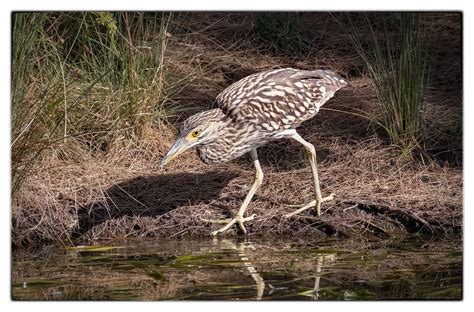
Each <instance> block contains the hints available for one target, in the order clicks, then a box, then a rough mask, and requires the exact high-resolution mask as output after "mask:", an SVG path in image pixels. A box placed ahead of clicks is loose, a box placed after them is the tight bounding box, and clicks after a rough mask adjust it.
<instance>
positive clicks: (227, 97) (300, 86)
mask: <svg viewBox="0 0 474 312" xmlns="http://www.w3.org/2000/svg"><path fill="white" fill-rule="evenodd" d="M345 85H346V82H345V81H344V80H343V79H342V78H341V77H339V76H338V75H337V74H335V73H334V72H332V71H329V70H315V71H307V70H297V69H292V68H286V69H276V70H269V71H265V72H261V73H257V74H253V75H250V76H247V77H245V78H243V79H241V80H239V81H237V82H236V83H234V84H232V85H231V86H229V87H227V88H226V89H225V90H224V91H222V92H221V93H220V94H219V95H218V96H217V97H216V106H217V107H219V108H221V109H222V111H223V112H224V113H225V114H226V115H227V116H228V117H230V118H232V119H234V120H235V121H237V122H244V123H253V124H255V125H257V126H258V127H260V128H262V129H264V130H270V131H276V130H280V129H281V130H283V129H288V128H292V127H296V126H297V125H299V124H300V123H301V122H303V121H304V120H306V119H309V118H311V117H312V116H314V115H315V114H316V113H317V112H318V111H319V108H320V107H321V106H322V105H323V104H324V103H325V102H326V101H327V100H329V99H330V98H331V97H332V96H333V95H334V93H335V92H336V91H337V90H339V89H340V88H342V87H343V86H345Z"/></svg>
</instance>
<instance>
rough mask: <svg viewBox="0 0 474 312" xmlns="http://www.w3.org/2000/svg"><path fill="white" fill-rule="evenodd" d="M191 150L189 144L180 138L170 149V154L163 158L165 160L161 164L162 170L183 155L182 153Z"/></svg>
mask: <svg viewBox="0 0 474 312" xmlns="http://www.w3.org/2000/svg"><path fill="white" fill-rule="evenodd" d="M188 148H189V142H187V141H186V140H185V139H183V138H179V139H178V140H177V141H176V142H175V143H174V144H173V146H172V147H171V148H170V150H169V151H168V153H166V156H165V157H164V158H163V160H162V161H161V164H160V168H161V169H163V167H164V166H165V165H166V164H167V163H169V162H170V161H172V160H173V159H174V158H176V157H177V156H178V155H179V154H181V153H182V152H184V151H185V150H187V149H188Z"/></svg>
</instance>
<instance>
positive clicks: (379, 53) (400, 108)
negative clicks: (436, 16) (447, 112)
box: [339, 12, 429, 158]
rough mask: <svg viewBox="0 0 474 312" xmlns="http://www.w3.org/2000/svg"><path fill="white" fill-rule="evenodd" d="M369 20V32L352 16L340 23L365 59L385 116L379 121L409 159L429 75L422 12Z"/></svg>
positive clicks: (381, 15)
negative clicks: (353, 19) (361, 29)
mask: <svg viewBox="0 0 474 312" xmlns="http://www.w3.org/2000/svg"><path fill="white" fill-rule="evenodd" d="M339 22H340V21H339ZM365 22H366V23H365V26H366V27H364V29H368V30H369V33H361V32H360V31H358V30H357V29H356V27H355V26H354V24H353V23H352V20H351V19H350V18H349V23H348V24H342V23H341V25H342V26H343V28H344V30H345V31H346V33H347V35H348V36H349V38H350V39H351V41H352V43H353V45H354V47H355V49H356V50H357V52H358V54H359V55H360V56H361V57H362V59H363V60H364V62H365V64H366V66H367V69H368V73H369V76H370V79H371V81H372V83H373V86H374V88H375V91H376V93H377V97H378V101H379V103H380V109H381V115H380V117H379V118H375V121H376V123H377V124H378V125H380V126H381V127H382V128H383V129H384V130H385V132H386V133H387V134H388V136H389V138H390V141H391V143H392V144H394V145H395V146H397V147H399V148H400V150H401V151H402V154H403V155H404V156H405V157H408V158H410V157H411V156H412V152H413V151H414V150H415V149H419V148H421V141H422V135H423V112H424V106H425V102H424V96H425V92H426V88H427V85H428V78H429V66H428V53H427V51H426V44H425V31H426V30H425V29H424V27H423V21H422V16H421V14H420V13H412V12H407V13H370V14H365ZM347 26H350V27H347Z"/></svg>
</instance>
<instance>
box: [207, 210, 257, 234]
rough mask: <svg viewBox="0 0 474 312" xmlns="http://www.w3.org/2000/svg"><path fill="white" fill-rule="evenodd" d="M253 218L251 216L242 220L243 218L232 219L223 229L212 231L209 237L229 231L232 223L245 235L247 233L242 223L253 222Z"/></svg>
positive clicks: (253, 216)
mask: <svg viewBox="0 0 474 312" xmlns="http://www.w3.org/2000/svg"><path fill="white" fill-rule="evenodd" d="M254 218H255V214H253V215H251V216H250V217H246V218H244V217H243V216H239V215H237V216H235V217H234V218H233V219H231V220H230V221H229V222H228V223H227V224H226V225H225V226H224V227H222V228H220V229H218V230H216V231H213V232H211V234H210V235H211V236H214V235H217V234H219V233H223V232H225V231H227V230H228V229H230V228H231V227H232V225H234V223H237V224H238V225H239V227H240V229H241V230H242V232H244V233H245V234H246V233H247V230H246V229H245V226H244V222H246V221H250V220H253V219H254Z"/></svg>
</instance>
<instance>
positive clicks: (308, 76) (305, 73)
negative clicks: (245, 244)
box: [161, 68, 346, 235]
mask: <svg viewBox="0 0 474 312" xmlns="http://www.w3.org/2000/svg"><path fill="white" fill-rule="evenodd" d="M345 85H346V82H345V81H344V80H343V79H342V78H341V77H339V76H338V75H336V74H335V73H334V72H332V71H329V70H314V71H309V70H298V69H292V68H285V69H275V70H268V71H264V72H261V73H257V74H253V75H250V76H248V77H245V78H243V79H241V80H239V81H237V82H236V83H234V84H232V85H231V86H229V87H228V88H226V89H225V90H224V91H222V92H221V93H220V94H219V95H218V96H217V97H216V108H214V109H210V110H207V111H204V112H201V113H198V114H195V115H193V116H191V117H189V118H188V119H187V120H186V121H185V122H184V123H183V125H182V128H181V132H180V135H179V136H178V139H177V140H176V142H175V144H174V145H173V146H172V147H171V149H170V150H169V151H168V153H167V154H166V156H165V157H164V158H163V160H162V162H161V164H162V166H163V165H165V164H166V163H168V162H169V161H171V160H172V159H173V158H175V157H176V156H177V155H179V154H180V153H182V152H183V151H184V150H186V149H189V148H191V147H195V148H196V150H197V152H198V155H199V157H200V158H201V160H202V161H204V162H205V163H216V162H224V161H228V160H231V159H234V158H237V157H239V156H241V155H243V154H246V153H248V154H249V155H250V158H251V159H252V161H253V164H254V166H255V181H254V183H253V185H252V187H251V188H250V190H249V192H248V193H247V196H246V197H245V199H244V201H243V203H242V205H241V206H240V208H239V210H238V212H237V214H236V215H235V216H234V217H233V218H231V219H229V220H224V223H227V224H226V225H225V226H224V227H222V228H220V229H218V230H216V231H213V232H212V233H211V235H216V234H218V233H223V232H225V231H227V230H228V229H230V228H231V227H232V226H233V225H234V224H238V225H239V227H240V229H241V230H242V231H243V232H244V233H246V229H245V226H244V222H246V221H250V220H253V219H254V217H255V215H251V216H249V217H245V216H244V213H245V210H246V209H247V206H248V205H249V203H250V201H251V200H252V197H253V195H254V194H255V192H256V191H257V189H258V188H259V187H260V185H261V183H262V181H263V170H262V168H261V166H260V162H259V160H258V154H257V148H258V147H260V146H262V145H265V144H266V143H267V142H269V141H271V140H274V139H279V138H285V137H286V138H290V139H293V140H295V141H297V142H299V143H300V144H302V145H303V146H304V147H305V149H306V151H307V152H308V159H309V162H310V165H311V171H312V173H313V180H314V189H315V199H314V200H313V201H311V202H309V203H308V204H306V205H304V206H303V207H301V208H300V209H298V210H296V211H295V212H292V213H290V214H287V215H286V216H287V217H291V216H292V215H294V214H297V213H300V212H302V211H304V210H306V209H308V208H310V207H315V210H316V213H317V215H320V214H321V209H320V207H321V203H322V202H325V201H330V200H332V199H333V197H334V194H331V195H329V196H326V197H322V195H321V190H320V186H319V177H318V170H317V165H316V150H315V148H314V146H313V145H312V144H311V143H309V142H307V141H305V140H304V139H303V138H302V137H301V136H300V135H299V134H298V133H297V132H296V127H298V126H299V125H300V124H301V123H302V122H303V121H305V120H307V119H309V118H311V117H313V116H314V115H316V114H317V113H318V111H319V109H320V108H321V106H322V105H323V104H324V103H326V101H327V100H329V99H330V98H331V97H333V96H334V93H335V92H336V91H337V90H339V89H340V88H342V87H344V86H345ZM205 221H209V222H218V223H222V221H223V220H217V221H216V220H205Z"/></svg>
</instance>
